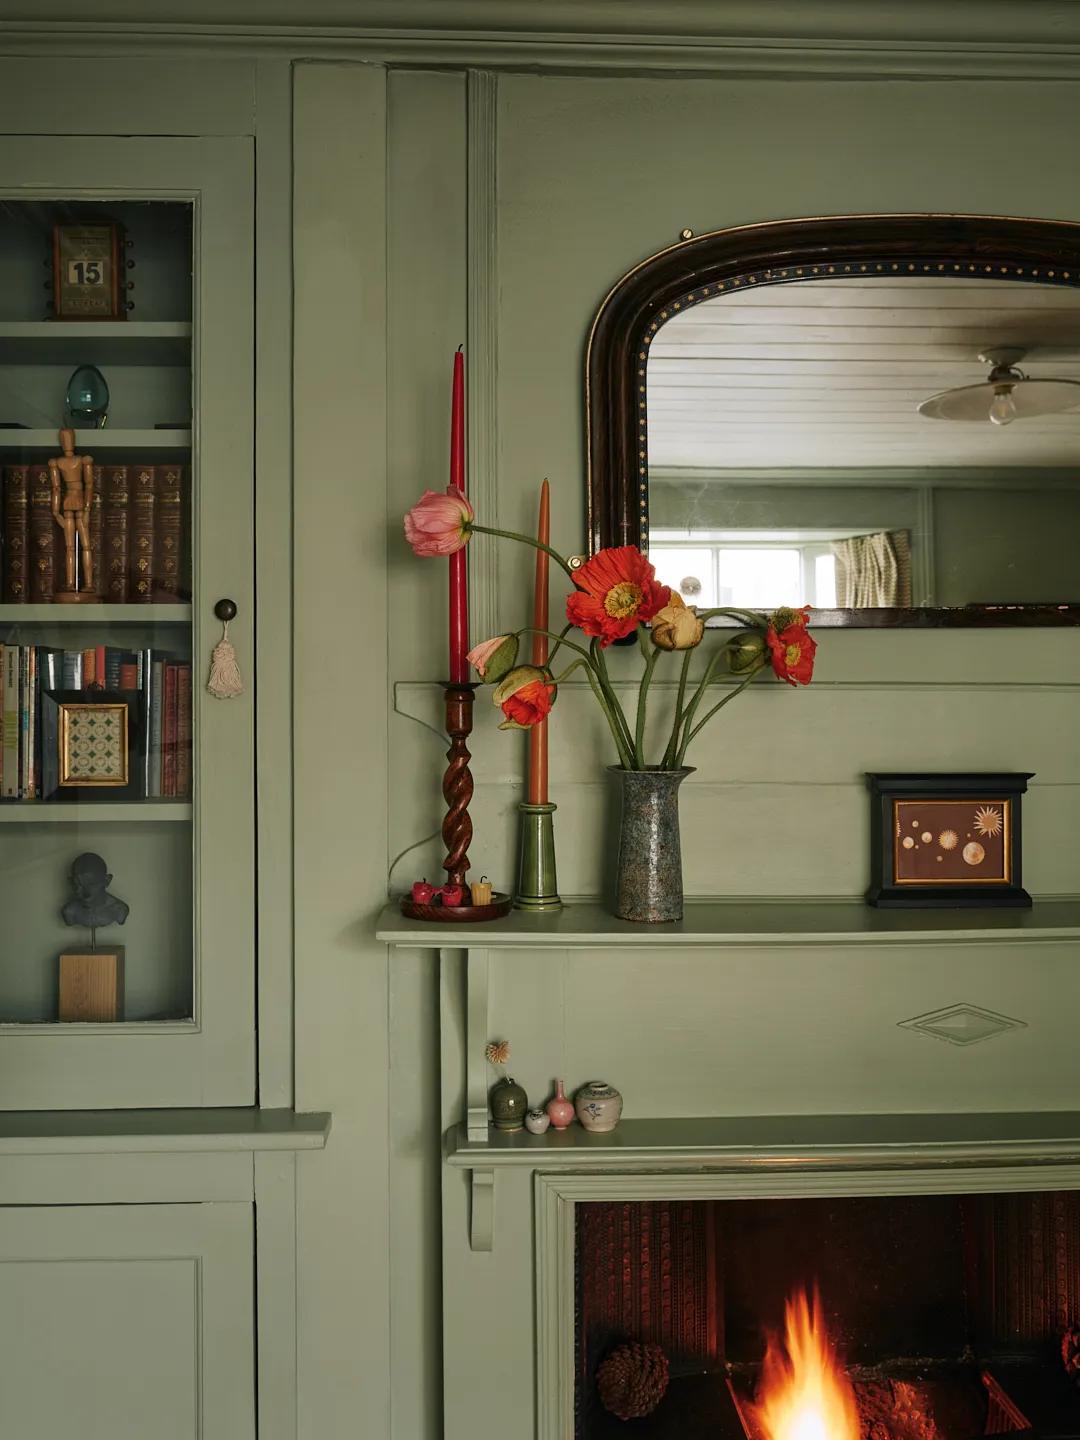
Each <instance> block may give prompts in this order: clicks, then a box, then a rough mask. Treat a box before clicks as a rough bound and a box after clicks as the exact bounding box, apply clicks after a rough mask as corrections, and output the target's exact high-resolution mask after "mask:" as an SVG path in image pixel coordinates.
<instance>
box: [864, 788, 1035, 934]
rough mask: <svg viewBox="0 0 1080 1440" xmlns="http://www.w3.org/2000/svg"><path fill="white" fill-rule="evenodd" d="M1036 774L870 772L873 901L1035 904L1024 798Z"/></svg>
mask: <svg viewBox="0 0 1080 1440" xmlns="http://www.w3.org/2000/svg"><path fill="white" fill-rule="evenodd" d="M1030 779H1031V775H1030V774H956V775H934V774H922V775H897V774H891V775H881V774H874V775H867V777H866V780H867V785H868V787H869V789H870V794H871V807H872V808H871V816H870V847H871V855H870V863H871V882H870V888H869V890H868V892H867V899H868V900H869V902H870V904H871V905H877V906H881V907H883V908H888V907H892V908H899V909H921V908H940V909H971V908H975V907H981V906H1029V905H1030V904H1031V896H1030V895H1029V894H1028V893H1027V891H1026V890H1025V889H1024V887H1023V883H1022V879H1021V827H1020V801H1021V796H1022V795H1023V794H1024V792H1025V790H1026V789H1027V782H1028V781H1029V780H1030Z"/></svg>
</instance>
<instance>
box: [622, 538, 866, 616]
mask: <svg viewBox="0 0 1080 1440" xmlns="http://www.w3.org/2000/svg"><path fill="white" fill-rule="evenodd" d="M866 533H867V527H866V526H860V527H858V528H855V529H829V530H695V531H686V530H661V529H656V530H653V531H652V533H651V536H650V544H649V549H650V553H651V554H652V555H653V558H654V563H655V561H656V559H658V558H659V556H658V555H657V553H656V552H658V551H659V552H663V553H664V554H665V555H672V554H673V553H677V552H679V551H683V552H686V553H687V554H688V555H690V554H692V555H693V556H694V558H695V560H696V559H697V558H698V557H699V556H701V554H702V552H706V553H707V555H708V557H709V569H708V573H707V575H702V576H700V577H699V578H700V579H701V580H702V582H703V583H702V591H701V594H700V595H693V594H687V593H685V592H683V599H684V600H686V602H687V604H691V605H697V606H698V607H699V608H701V609H708V608H722V607H723V606H724V605H732V606H741V607H748V608H753V609H770V608H774V607H775V606H778V605H790V604H798V605H811V606H813V607H814V608H815V609H824V610H832V609H835V608H836V568H835V557H834V555H833V551H832V542H833V541H834V540H847V539H850V538H852V537H853V536H856V535H865V534H866ZM732 550H751V551H762V552H763V551H767V550H784V551H795V552H797V554H798V560H799V587H798V588H799V596H798V597H797V598H796V597H793V596H791V595H783V594H781V595H773V596H770V597H769V598H768V599H762V598H761V597H758V596H749V597H748V596H747V595H746V593H745V592H744V593H743V594H741V595H740V594H738V593H735V592H733V591H732V589H731V587H730V586H725V585H724V584H723V553H724V552H725V551H732ZM660 578H661V579H662V580H663V581H664V583H665V584H672V578H671V575H670V572H667V571H665V572H664V573H662V574H661V577H660ZM676 584H677V582H676Z"/></svg>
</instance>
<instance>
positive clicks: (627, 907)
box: [609, 765, 694, 925]
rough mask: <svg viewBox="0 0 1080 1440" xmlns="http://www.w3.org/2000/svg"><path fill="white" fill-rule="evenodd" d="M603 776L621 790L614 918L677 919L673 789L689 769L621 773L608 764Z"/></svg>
mask: <svg viewBox="0 0 1080 1440" xmlns="http://www.w3.org/2000/svg"><path fill="white" fill-rule="evenodd" d="M609 773H610V774H611V775H613V776H614V777H615V781H616V783H617V784H618V785H619V787H620V790H621V791H622V822H621V824H620V826H619V862H618V870H617V874H616V881H615V914H616V915H617V916H618V917H619V919H620V920H639V921H643V922H644V923H646V924H653V925H656V924H660V923H661V922H662V921H665V920H681V919H682V913H683V891H682V853H681V851H680V849H679V786H680V785H681V784H682V782H683V781H684V780H685V779H686V777H687V775H692V774H693V773H694V772H693V768H692V767H686V768H684V769H682V770H622V769H620V768H619V766H617V765H612V766H609Z"/></svg>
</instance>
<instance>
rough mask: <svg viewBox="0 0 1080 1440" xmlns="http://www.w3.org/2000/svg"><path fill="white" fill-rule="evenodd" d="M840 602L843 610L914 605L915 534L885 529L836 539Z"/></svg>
mask: <svg viewBox="0 0 1080 1440" xmlns="http://www.w3.org/2000/svg"><path fill="white" fill-rule="evenodd" d="M832 552H833V554H834V555H835V556H836V603H837V605H838V606H839V607H840V609H841V610H862V609H866V608H867V607H873V606H889V607H891V606H896V605H910V604H911V536H910V534H909V533H908V531H906V530H890V531H886V530H882V531H879V532H878V533H877V534H876V535H856V536H855V538H854V539H852V540H834V541H833V544H832Z"/></svg>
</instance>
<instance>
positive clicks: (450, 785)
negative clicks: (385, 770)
mask: <svg viewBox="0 0 1080 1440" xmlns="http://www.w3.org/2000/svg"><path fill="white" fill-rule="evenodd" d="M475 688H476V687H475V686H474V685H471V684H454V683H452V682H451V683H450V684H448V685H447V686H446V689H445V691H444V698H445V701H446V733H447V735H449V737H450V749H449V750H447V752H446V758H447V760H448V761H449V762H450V763H449V764H448V765H447V767H446V773H445V774H444V775H443V782H442V793H443V799H444V800H445V801H446V816H445V818H444V819H443V823H442V838H443V844H444V845H445V846H446V859H445V860H444V861H443V869H444V870H445V871H446V880H447V884H449V885H465V884H466V883H467V882H466V879H465V875H466V872H467V871H468V869H469V845H470V843H471V842H472V833H473V828H472V820H471V819H470V817H469V802H470V801H471V800H472V796H473V778H472V773H471V772H470V770H469V761H470V760H471V759H472V756H471V755H470V754H469V747H468V739H469V736H470V735H471V734H472V728H473V691H474V689H475Z"/></svg>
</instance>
